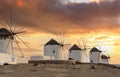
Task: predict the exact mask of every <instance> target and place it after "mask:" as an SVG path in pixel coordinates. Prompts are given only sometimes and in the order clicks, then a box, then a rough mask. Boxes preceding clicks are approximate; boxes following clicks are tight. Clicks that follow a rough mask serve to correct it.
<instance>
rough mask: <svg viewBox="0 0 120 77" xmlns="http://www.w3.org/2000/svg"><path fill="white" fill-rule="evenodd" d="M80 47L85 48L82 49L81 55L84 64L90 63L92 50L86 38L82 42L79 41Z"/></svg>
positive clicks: (82, 38) (81, 39)
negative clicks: (89, 52) (90, 51)
mask: <svg viewBox="0 0 120 77" xmlns="http://www.w3.org/2000/svg"><path fill="white" fill-rule="evenodd" d="M78 45H79V47H83V48H82V55H81V56H82V62H89V56H88V50H90V49H91V48H88V46H87V40H86V38H85V37H81V38H80V41H79V40H78Z"/></svg>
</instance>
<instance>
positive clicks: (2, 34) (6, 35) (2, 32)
mask: <svg viewBox="0 0 120 77" xmlns="http://www.w3.org/2000/svg"><path fill="white" fill-rule="evenodd" d="M10 34H11V32H10V31H8V30H7V29H6V28H0V53H8V54H11V53H12V46H11V42H12V40H13V37H12V36H11V35H10Z"/></svg>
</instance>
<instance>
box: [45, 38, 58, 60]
mask: <svg viewBox="0 0 120 77" xmlns="http://www.w3.org/2000/svg"><path fill="white" fill-rule="evenodd" d="M59 51H60V44H59V43H58V42H57V41H56V40H54V39H51V40H50V41H48V42H47V43H46V44H45V45H44V56H49V57H51V60H58V55H59Z"/></svg>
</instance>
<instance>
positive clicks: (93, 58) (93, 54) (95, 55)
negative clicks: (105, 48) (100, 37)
mask: <svg viewBox="0 0 120 77" xmlns="http://www.w3.org/2000/svg"><path fill="white" fill-rule="evenodd" d="M100 61H101V51H100V50H98V49H97V48H96V47H94V48H92V49H91V50H90V62H91V63H100Z"/></svg>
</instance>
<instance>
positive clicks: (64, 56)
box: [55, 32, 71, 60]
mask: <svg viewBox="0 0 120 77" xmlns="http://www.w3.org/2000/svg"><path fill="white" fill-rule="evenodd" d="M55 35H56V38H57V40H58V42H59V44H60V49H59V52H58V60H68V49H69V46H70V45H71V44H66V43H65V32H59V33H56V34H55Z"/></svg>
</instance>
